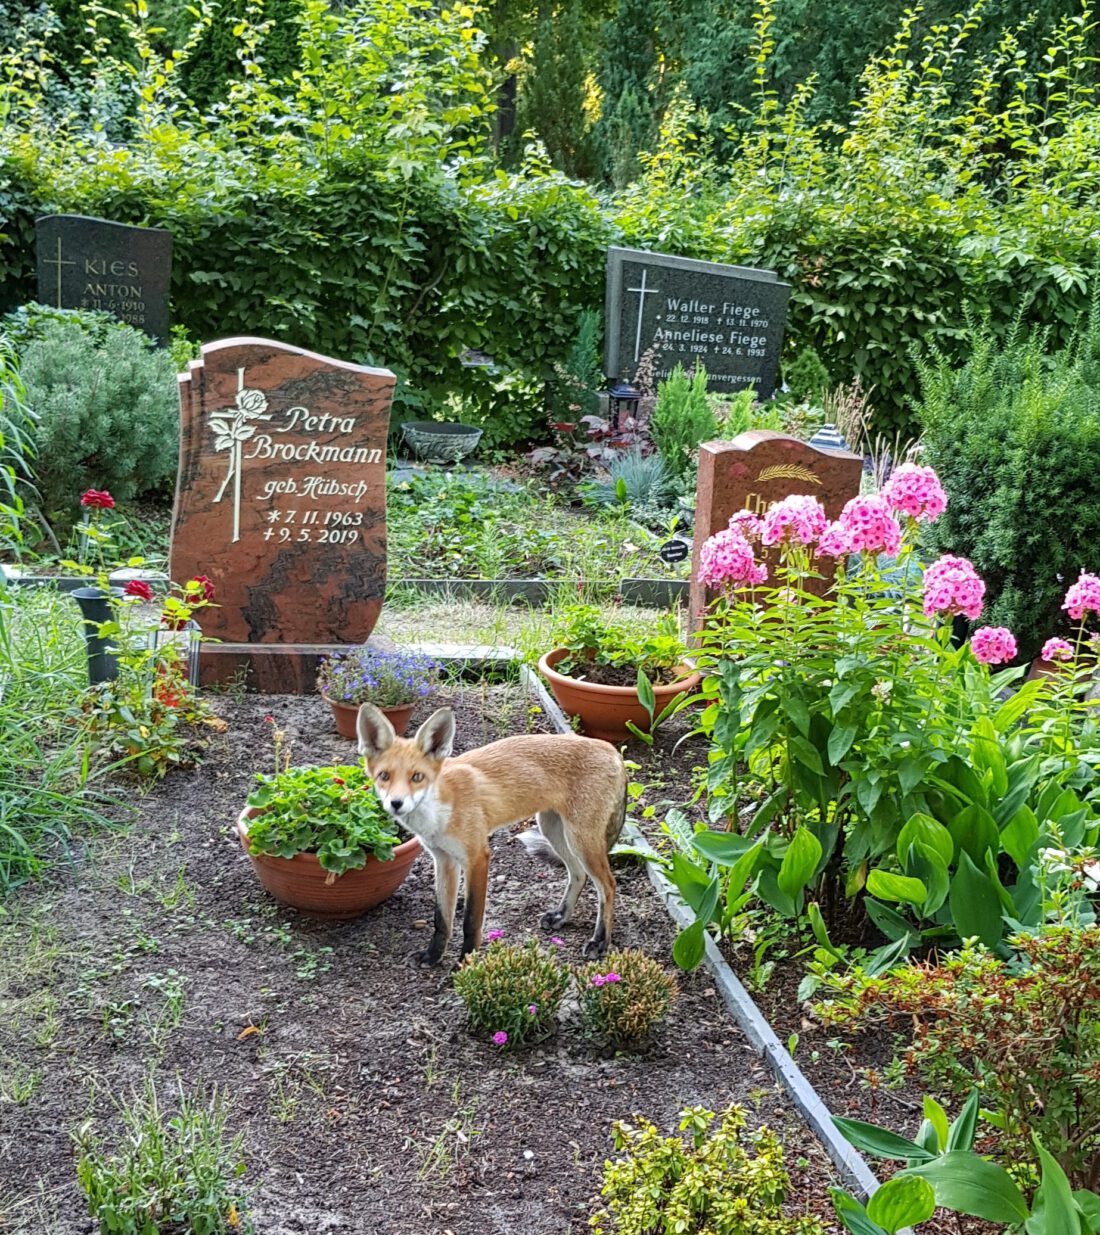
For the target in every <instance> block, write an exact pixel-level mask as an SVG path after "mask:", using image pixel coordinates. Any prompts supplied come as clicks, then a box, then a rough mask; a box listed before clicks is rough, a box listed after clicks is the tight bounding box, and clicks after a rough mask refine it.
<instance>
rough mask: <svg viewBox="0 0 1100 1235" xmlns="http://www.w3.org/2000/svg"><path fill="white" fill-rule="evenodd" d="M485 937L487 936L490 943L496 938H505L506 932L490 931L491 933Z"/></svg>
mask: <svg viewBox="0 0 1100 1235" xmlns="http://www.w3.org/2000/svg"><path fill="white" fill-rule="evenodd" d="M485 938H486V939H487V940H488V941H489V942H490V943H492V942H493V940H494V939H503V938H504V932H503V931H489V933H488V934H487V935H486V936H485Z"/></svg>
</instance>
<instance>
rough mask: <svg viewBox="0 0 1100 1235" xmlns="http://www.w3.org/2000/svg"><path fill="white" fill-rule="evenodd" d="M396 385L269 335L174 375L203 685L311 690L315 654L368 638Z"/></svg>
mask: <svg viewBox="0 0 1100 1235" xmlns="http://www.w3.org/2000/svg"><path fill="white" fill-rule="evenodd" d="M394 382H395V378H394V375H393V374H392V373H391V372H389V370H388V369H367V368H363V367H362V366H360V365H353V364H346V363H344V362H342V361H338V360H329V359H327V358H326V357H324V356H317V355H315V354H314V353H313V352H306V351H301V350H300V349H298V348H295V347H288V346H286V345H285V344H282V343H273V342H271V341H269V340H267V339H224V340H222V341H221V342H219V343H209V344H206V345H205V346H204V347H203V349H202V355H201V358H200V359H199V360H195V361H192V362H191V366H190V370H189V372H187V373H183V374H180V414H181V424H180V466H179V478H178V481H177V485H176V507H175V513H174V516H173V520H172V551H171V560H170V564H169V571H170V574H171V577H172V578H173V579H175V580H178V581H180V582H184V581H186V580H187V579H189V578H193V577H194V576H196V575H206V576H207V577H208V578H209V579H210V580H211V582H212V583H213V584H214V588H215V603H216V605H217V606H218V607H217V608H209V609H204V610H202V612H201V615H200V623H201V626H202V629H203V634H204V635H205V636H207V637H208V638H210V639H215V640H219V641H220V642H217V643H206V644H204V645H203V649H202V680H203V682H204V683H213V682H226V681H229V680H231V679H232V678H234V677H235V676H236V675H237V674H238V673H239V672H240V671H241V670H245V671H246V672H247V674H248V678H249V685H251V686H252V687H253V688H254V689H257V690H259V691H261V692H263V693H267V694H271V693H283V692H286V693H301V692H304V691H308V690H311V689H313V685H314V678H315V674H316V669H317V663H318V660H319V658H320V656H321V655H323V654H324V653H326V652H331V651H333V650H335V649H336V648H338V647H346V646H347V645H348V644H358V643H363V642H365V641H366V639H367V637H368V636H369V635H370V633H371V631H372V629H373V628H374V624H375V622H376V621H377V620H378V614H379V612H380V610H381V608H382V598H383V594H384V592H385V588H386V434H387V432H388V431H389V419H390V403H391V401H392V398H393V388H394Z"/></svg>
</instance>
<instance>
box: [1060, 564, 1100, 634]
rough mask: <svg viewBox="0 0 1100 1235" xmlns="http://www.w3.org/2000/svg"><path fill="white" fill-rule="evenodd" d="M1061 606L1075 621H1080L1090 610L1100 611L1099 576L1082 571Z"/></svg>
mask: <svg viewBox="0 0 1100 1235" xmlns="http://www.w3.org/2000/svg"><path fill="white" fill-rule="evenodd" d="M1062 608H1063V609H1065V610H1066V611H1067V612H1068V613H1069V615H1070V617H1071V618H1073V620H1074V621H1075V622H1080V621H1082V620H1083V619H1084V616H1085V614H1086V613H1088V612H1089V611H1090V610H1091V612H1093V613H1100V578H1098V577H1097V576H1096V575H1089V574H1086V573H1085V572H1084V571H1082V572H1081V575H1080V577H1079V578H1078V580H1077V582H1076V583H1075V584H1074V585H1073V586H1072V587H1071V588H1070V589H1069V591H1068V592H1067V593H1066V598H1065V600H1064V601H1063V602H1062Z"/></svg>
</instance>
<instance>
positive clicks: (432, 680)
mask: <svg viewBox="0 0 1100 1235" xmlns="http://www.w3.org/2000/svg"><path fill="white" fill-rule="evenodd" d="M438 680H439V665H438V663H437V662H436V661H434V660H432V658H431V657H430V656H424V655H423V654H422V653H420V652H402V651H392V652H387V651H383V650H381V649H379V648H373V647H370V646H369V645H367V644H364V645H363V646H362V647H355V648H349V649H348V651H346V652H337V653H335V654H334V655H332V656H329V657H328V658H326V659H325V660H324V661H323V662H322V664H321V667H320V669H319V670H318V673H317V684H318V686H319V688H320V691H321V697H322V698H323V699H324V700H325V702H326V703H327V704H328V705H329V707H330V708H331V709H332V714H333V717H334V719H335V721H336V729H337V732H338V733H339V734H340V736H341V737H344V738H347V739H349V741H355V740H356V734H355V721H356V717H357V716H358V715H359V707H360V705H361V704H363V703H373V704H374V706H375V707H376V708H378V709H379V710H380V711H382V712H383V713H384V714H385V716H386V718H387V719H388V720H389V722H390V724H391V725H393V727H394V729H395V730H396V732H397V733H398V735H402V734H404V732H405V730H406V729H407V728H408V725H409V720H410V719H411V718H412V714H413V712H414V711H415V709H416V705H417V704H418V703H419V702H420V701H421V700H422V699H427V698H428V697H429V696H430V695H431V694H432V692H433V691H434V690H435V687H436V683H437V682H438Z"/></svg>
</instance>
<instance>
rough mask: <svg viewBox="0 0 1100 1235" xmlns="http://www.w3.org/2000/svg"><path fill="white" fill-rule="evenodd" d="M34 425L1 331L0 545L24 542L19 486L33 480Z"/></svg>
mask: <svg viewBox="0 0 1100 1235" xmlns="http://www.w3.org/2000/svg"><path fill="white" fill-rule="evenodd" d="M35 427H36V426H35V421H34V417H33V416H32V415H31V413H30V411H29V410H28V408H27V405H26V390H25V389H24V387H23V382H22V379H21V378H20V376H19V367H18V364H17V362H16V356H15V352H14V350H13V348H12V346H11V344H10V341H9V340H8V338H7V336H6V335H4V334H3V333H2V332H0V548H17V547H18V546H19V545H20V544H21V543H22V539H23V537H22V532H21V529H20V519H21V516H22V514H23V499H22V497H21V496H20V493H19V488H20V486H26V485H28V484H32V483H33V474H34V473H33V459H34V436H35V432H34V431H35Z"/></svg>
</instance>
